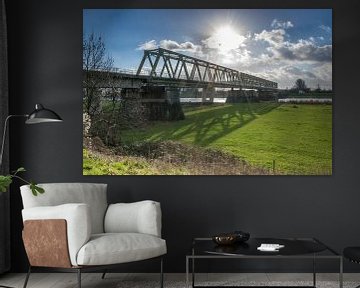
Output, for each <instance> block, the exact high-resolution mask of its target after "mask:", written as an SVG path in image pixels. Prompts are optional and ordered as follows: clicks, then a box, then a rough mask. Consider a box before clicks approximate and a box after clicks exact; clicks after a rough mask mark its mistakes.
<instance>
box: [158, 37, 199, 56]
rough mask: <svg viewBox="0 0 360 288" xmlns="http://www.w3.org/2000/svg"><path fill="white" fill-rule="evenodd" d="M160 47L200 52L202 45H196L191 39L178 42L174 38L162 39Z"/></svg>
mask: <svg viewBox="0 0 360 288" xmlns="http://www.w3.org/2000/svg"><path fill="white" fill-rule="evenodd" d="M160 47H161V48H164V49H168V50H172V51H189V52H192V53H195V52H199V51H200V50H201V47H200V46H199V45H195V44H193V43H191V42H189V41H186V42H183V43H178V42H176V41H173V40H167V39H166V40H161V41H160Z"/></svg>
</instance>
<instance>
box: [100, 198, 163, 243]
mask: <svg viewBox="0 0 360 288" xmlns="http://www.w3.org/2000/svg"><path fill="white" fill-rule="evenodd" d="M104 223H105V225H104V226H105V233H122V232H125V233H132V232H133V233H143V234H150V235H154V236H158V237H161V208H160V203H158V202H155V201H150V200H145V201H140V202H134V203H119V204H111V205H109V207H108V210H107V212H106V215H105V222H104Z"/></svg>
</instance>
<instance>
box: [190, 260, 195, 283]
mask: <svg viewBox="0 0 360 288" xmlns="http://www.w3.org/2000/svg"><path fill="white" fill-rule="evenodd" d="M191 264H192V265H191V268H192V287H193V288H194V287H195V258H192V262H191Z"/></svg>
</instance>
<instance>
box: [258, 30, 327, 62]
mask: <svg viewBox="0 0 360 288" xmlns="http://www.w3.org/2000/svg"><path fill="white" fill-rule="evenodd" d="M285 36H286V33H285V30H284V29H274V30H271V31H267V30H263V31H262V32H261V33H259V34H255V40H257V41H260V40H263V41H265V42H267V43H268V44H269V47H268V48H267V51H268V52H269V53H270V55H271V56H273V57H275V58H276V59H284V60H292V61H295V60H297V61H319V62H330V61H332V45H324V46H318V45H317V44H316V43H315V38H314V37H310V38H309V40H304V39H299V40H298V41H297V42H289V41H285Z"/></svg>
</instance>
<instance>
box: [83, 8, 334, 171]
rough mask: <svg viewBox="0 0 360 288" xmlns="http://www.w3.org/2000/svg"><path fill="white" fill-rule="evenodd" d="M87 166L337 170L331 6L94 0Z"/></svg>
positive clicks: (87, 57) (86, 16)
mask: <svg viewBox="0 0 360 288" xmlns="http://www.w3.org/2000/svg"><path fill="white" fill-rule="evenodd" d="M82 69H83V83H82V85H83V174H84V175H331V174H332V150H333V149H332V111H333V108H332V100H333V97H334V94H333V91H332V87H333V81H332V10H331V9H250V10H246V9H238V10H234V9H230V10H227V9H218V10H217V9H85V10H83V65H82Z"/></svg>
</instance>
